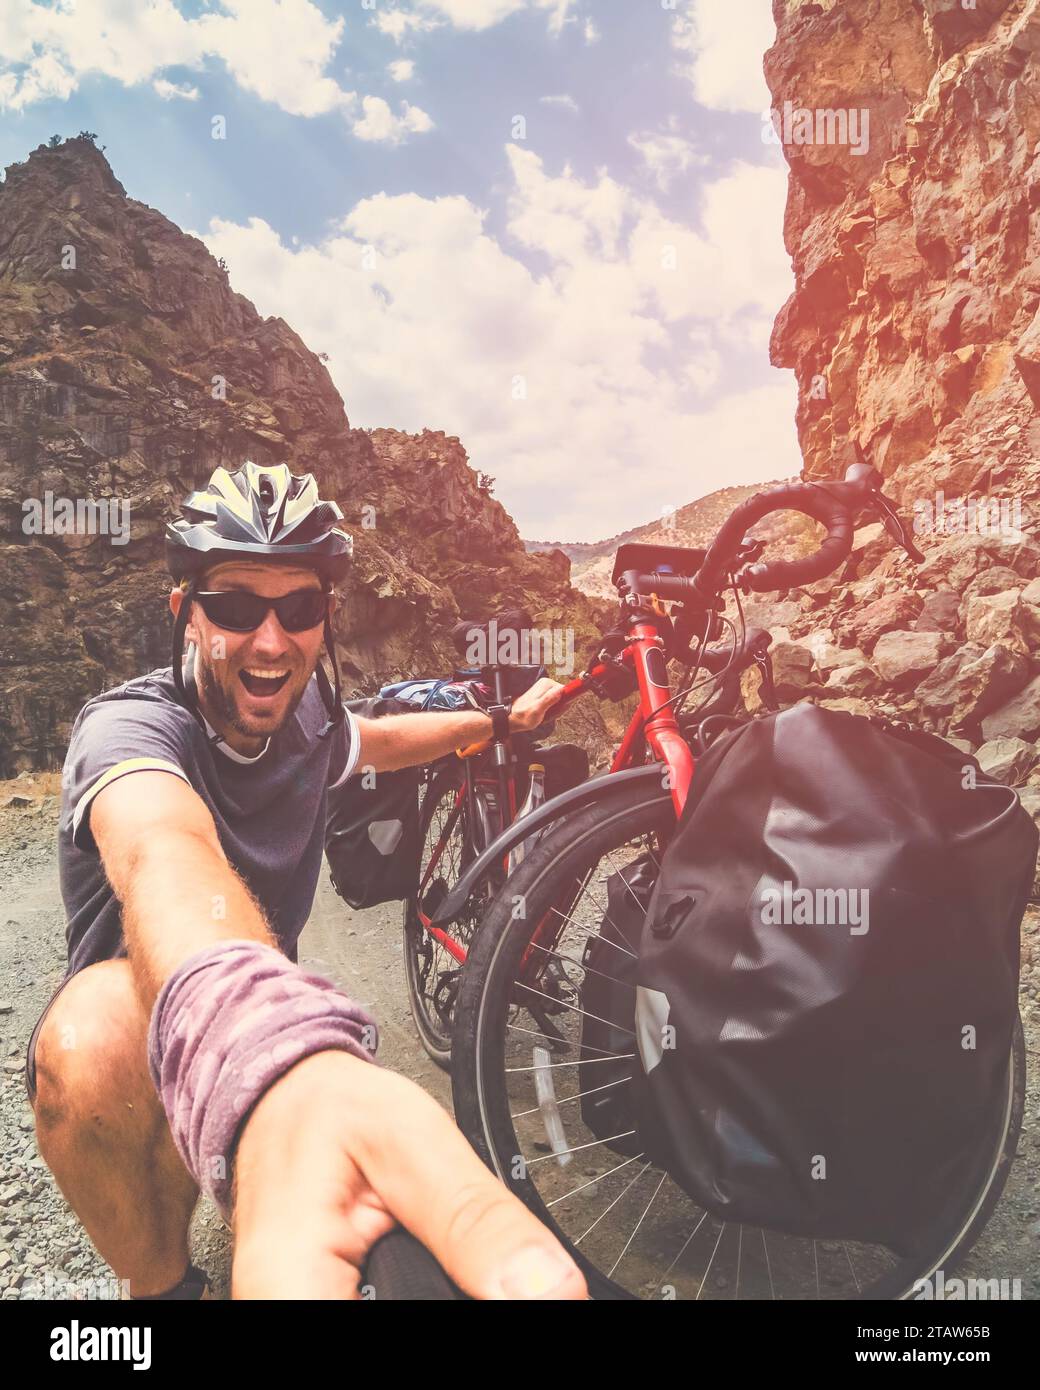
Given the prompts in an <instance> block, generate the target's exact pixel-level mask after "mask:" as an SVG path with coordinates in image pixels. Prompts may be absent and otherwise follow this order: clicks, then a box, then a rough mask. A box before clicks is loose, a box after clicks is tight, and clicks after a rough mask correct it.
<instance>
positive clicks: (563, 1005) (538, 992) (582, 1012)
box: [517, 980, 635, 1038]
mask: <svg viewBox="0 0 1040 1390" xmlns="http://www.w3.org/2000/svg"><path fill="white" fill-rule="evenodd" d="M517 985H518V987H519V988H520V989H526V990H527V992H528V994H535V995H537V996H538V998H539V999H544V1000H545V1001H546V1003H548V1004H559V1005H560V1007H561V1008H564V1009H570V1010H571V1011H572V1012H574V1013H576V1014H580V1015H581V1017H582V1018H594V1019H595V1020H596V1022H597V1023H605V1024H606V1025H607V1027H608V1028H616V1029H617V1031H618V1032H619V1033H627V1034H628V1036H629V1037H630V1038H634V1037H635V1033H634V1032H633V1031H632V1029H631V1028H625V1027H624V1026H623V1025H622V1024H620V1023H612V1022H611V1020H610V1019H609V1018H600V1016H599V1014H592V1013H589V1011H588V1009H579V1008H578V1006H577V1004H568V1003H567V1001H566V999H553V998H552V996H551V995H548V994H543V993H542V991H541V990H540V989H535V988H534V987H533V986H532V985H525V984H524V983H523V982H522V981H520V980H517Z"/></svg>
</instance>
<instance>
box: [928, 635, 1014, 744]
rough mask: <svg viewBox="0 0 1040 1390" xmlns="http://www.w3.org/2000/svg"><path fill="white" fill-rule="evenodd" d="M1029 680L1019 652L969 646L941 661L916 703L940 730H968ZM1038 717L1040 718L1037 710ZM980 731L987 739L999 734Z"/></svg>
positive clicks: (1000, 706)
mask: <svg viewBox="0 0 1040 1390" xmlns="http://www.w3.org/2000/svg"><path fill="white" fill-rule="evenodd" d="M1028 680H1029V666H1028V663H1027V662H1026V659H1025V657H1023V656H1021V655H1020V654H1019V653H1018V652H1012V651H1009V650H1008V649H1007V647H1002V646H1000V645H999V643H997V644H994V645H993V646H992V647H985V648H983V647H981V646H979V645H978V644H977V643H973V642H969V643H967V644H965V646H963V647H961V648H960V649H959V650H958V651H956V652H954V653H953V654H952V655H950V656H948V657H945V658H944V659H943V660H942V661H940V662H939V664H938V666H937V667H936V668H935V670H934V671H933V672H932V674H931V675H930V676H927V677H926V678H925V679H924V680H923V681H922V682H921V684H920V685H919V686H918V687H917V700H918V703H919V705H920V707H921V709H922V711H923V712H924V714H925V715H926V716H927V717H928V718H929V719H931V720H933V721H934V722H935V723H937V724H939V725H940V726H946V727H948V728H950V729H953V730H955V731H956V730H960V729H961V728H964V727H965V726H968V727H969V730H970V729H971V728H973V727H975V726H977V725H978V724H979V722H980V721H982V720H983V719H984V718H985V716H986V715H988V714H991V713H993V711H995V710H999V709H1001V708H1002V706H1003V705H1004V704H1005V702H1008V701H1010V698H1011V697H1012V696H1013V695H1016V694H1017V693H1018V692H1019V691H1021V690H1022V688H1023V687H1024V686H1025V685H1026V683H1027V682H1028ZM1037 684H1040V682H1037ZM1037 714H1038V718H1040V708H1038V711H1037ZM983 731H984V733H985V735H986V737H987V738H996V737H998V736H999V733H1000V732H1002V730H995V731H994V732H993V733H990V732H989V730H988V729H986V728H985V726H984V729H983ZM1013 732H1015V733H1017V732H1019V730H1017V729H1016V730H1014V731H1013Z"/></svg>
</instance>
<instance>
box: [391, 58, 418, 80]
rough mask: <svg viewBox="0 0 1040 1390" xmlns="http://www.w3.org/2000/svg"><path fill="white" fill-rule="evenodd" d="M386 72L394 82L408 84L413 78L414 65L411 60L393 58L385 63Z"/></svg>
mask: <svg viewBox="0 0 1040 1390" xmlns="http://www.w3.org/2000/svg"><path fill="white" fill-rule="evenodd" d="M386 70H387V72H388V73H389V74H390V76H391V77H392V78H393V79H394V81H395V82H410V81H411V80H412V78H413V77H414V76H415V64H414V63H413V62H412V60H411V58H395V59H394V61H393V62H392V63H387V65H386Z"/></svg>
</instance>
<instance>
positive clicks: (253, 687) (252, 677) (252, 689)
mask: <svg viewBox="0 0 1040 1390" xmlns="http://www.w3.org/2000/svg"><path fill="white" fill-rule="evenodd" d="M289 675H290V673H289V672H288V671H263V670H260V669H259V668H257V667H255V666H254V667H251V668H249V669H247V670H242V671H239V673H238V679H239V680H240V681H241V682H242V684H243V685H244V686H245V688H246V690H247V691H248V692H249V694H250V695H260V696H262V695H277V694H278V692H279V690H281V688H282V686H283V685H284V684H285V682H286V681H287V680H288V679H289Z"/></svg>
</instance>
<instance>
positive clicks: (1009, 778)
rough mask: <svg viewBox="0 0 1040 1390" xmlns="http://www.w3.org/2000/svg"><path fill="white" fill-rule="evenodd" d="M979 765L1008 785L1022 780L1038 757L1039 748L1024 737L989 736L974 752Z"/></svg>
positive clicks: (1039, 753)
mask: <svg viewBox="0 0 1040 1390" xmlns="http://www.w3.org/2000/svg"><path fill="white" fill-rule="evenodd" d="M975 759H976V761H977V762H978V765H979V767H981V768H982V770H983V772H985V773H986V775H987V776H989V777H995V778H996V780H997V781H998V782H1006V783H1007V784H1008V786H1009V787H1013V786H1015V785H1017V784H1018V783H1019V782H1024V781H1025V780H1026V778H1027V777H1028V776H1029V774H1030V772H1032V770H1033V768H1034V767H1035V766H1036V763H1037V760H1038V759H1040V750H1038V749H1037V747H1036V745H1035V744H1032V743H1027V742H1026V741H1025V739H1024V738H991V739H989V740H988V741H987V742H986V743H984V744H983V745H982V747H981V748H980V749H979V751H978V752H977V753H976V754H975Z"/></svg>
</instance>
